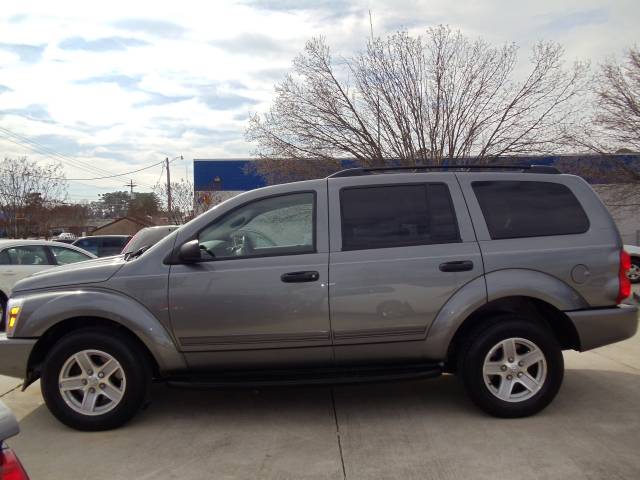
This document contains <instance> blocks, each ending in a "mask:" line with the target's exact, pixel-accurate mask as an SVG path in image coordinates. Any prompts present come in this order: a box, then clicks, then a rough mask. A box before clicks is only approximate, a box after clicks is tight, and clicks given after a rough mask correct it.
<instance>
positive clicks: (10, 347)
mask: <svg viewBox="0 0 640 480" xmlns="http://www.w3.org/2000/svg"><path fill="white" fill-rule="evenodd" d="M37 341H38V340H37V339H36V338H7V335H6V334H5V333H0V375H6V376H8V377H16V378H25V376H26V374H27V363H28V361H29V355H31V350H33V346H34V345H35V344H36V342H37Z"/></svg>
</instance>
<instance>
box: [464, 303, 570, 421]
mask: <svg viewBox="0 0 640 480" xmlns="http://www.w3.org/2000/svg"><path fill="white" fill-rule="evenodd" d="M510 338H520V339H525V340H528V341H530V342H533V343H534V344H535V346H537V347H538V348H539V349H540V350H541V351H542V353H543V355H544V359H545V361H546V378H545V379H544V382H543V383H542V386H541V387H540V389H539V390H538V391H537V393H535V394H534V395H532V396H531V397H530V398H524V399H523V400H520V401H513V402H510V401H506V400H503V399H501V398H498V397H497V396H496V394H494V393H492V391H491V390H490V389H489V386H487V384H486V383H485V377H484V373H483V366H484V361H485V358H486V357H487V355H488V354H489V352H490V351H491V350H492V349H493V348H494V347H495V346H496V345H497V344H498V343H500V342H501V341H503V340H506V339H510ZM498 352H500V350H498ZM525 352H526V350H525ZM500 361H502V360H498V362H500ZM502 368H507V367H502ZM513 368H518V367H517V366H514V367H513ZM532 368H534V369H536V368H538V367H532ZM534 371H535V370H534ZM508 373H510V371H507V372H506V373H505V375H506V374H508ZM458 375H459V376H460V377H461V378H462V381H463V384H464V387H465V390H466V391H467V394H468V395H469V397H470V398H471V400H472V401H473V402H474V403H475V404H476V405H477V406H478V407H480V408H481V409H482V410H484V411H485V412H487V413H489V414H490V415H493V416H496V417H502V418H517V417H527V416H529V415H533V414H535V413H538V412H539V411H541V410H543V409H544V408H545V407H546V406H547V405H549V403H551V401H552V400H553V399H554V397H555V396H556V394H557V393H558V390H559V389H560V385H561V384H562V378H563V376H564V359H563V357H562V349H561V348H560V346H559V344H558V341H557V339H556V338H555V336H554V334H553V332H551V331H550V330H549V329H547V328H544V327H542V326H540V325H538V324H536V323H533V322H530V321H527V320H523V319H520V318H518V317H517V316H513V315H504V316H501V317H499V318H496V319H495V320H494V321H492V322H490V323H489V324H484V325H482V326H481V327H480V328H478V329H475V330H474V331H472V332H471V334H470V335H468V336H467V337H466V339H465V341H464V342H463V346H462V349H461V351H460V355H459V357H458ZM524 375H525V377H526V373H525V374H524ZM488 378H489V379H490V380H489V381H490V382H491V381H495V382H497V383H498V385H499V384H500V382H502V381H504V380H503V379H504V377H500V376H495V377H488ZM511 378H514V381H515V382H516V383H517V382H518V380H517V379H516V378H515V375H512V376H511ZM518 388H519V389H521V390H524V386H523V385H521V384H519V385H517V386H516V387H514V389H518ZM532 391H533V390H532ZM524 394H525V395H526V394H527V391H524Z"/></svg>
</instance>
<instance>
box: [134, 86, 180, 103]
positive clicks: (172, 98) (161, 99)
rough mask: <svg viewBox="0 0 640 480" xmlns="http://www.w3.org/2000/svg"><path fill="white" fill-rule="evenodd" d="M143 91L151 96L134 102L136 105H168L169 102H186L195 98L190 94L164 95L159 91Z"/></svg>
mask: <svg viewBox="0 0 640 480" xmlns="http://www.w3.org/2000/svg"><path fill="white" fill-rule="evenodd" d="M141 91H143V92H144V93H146V94H147V95H148V96H149V98H148V99H147V100H144V101H142V102H138V103H136V104H134V107H146V106H148V105H167V104H169V103H177V102H184V101H185V100H191V99H192V98H193V96H188V95H163V94H162V93H157V92H148V91H146V90H141Z"/></svg>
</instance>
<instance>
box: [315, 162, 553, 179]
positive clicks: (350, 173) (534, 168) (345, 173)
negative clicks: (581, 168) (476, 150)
mask: <svg viewBox="0 0 640 480" xmlns="http://www.w3.org/2000/svg"><path fill="white" fill-rule="evenodd" d="M421 170H444V171H450V170H455V171H477V170H519V171H522V172H526V173H553V174H559V173H561V172H560V170H558V169H557V168H556V167H552V166H550V165H415V166H410V167H373V168H347V169H345V170H340V171H338V172H336V173H334V174H332V175H329V176H328V177H327V178H340V177H358V176H361V175H371V174H375V173H393V172H404V171H409V172H418V171H421Z"/></svg>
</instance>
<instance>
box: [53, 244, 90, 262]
mask: <svg viewBox="0 0 640 480" xmlns="http://www.w3.org/2000/svg"><path fill="white" fill-rule="evenodd" d="M49 248H50V249H51V253H53V256H54V257H55V259H56V263H57V264H58V265H67V264H69V263H76V262H82V261H84V260H89V259H90V258H91V257H89V256H87V255H85V254H84V253H80V252H77V251H76V250H72V249H71V248H64V247H49Z"/></svg>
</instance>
